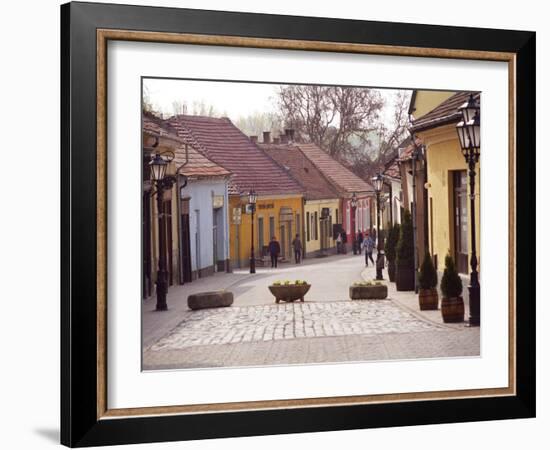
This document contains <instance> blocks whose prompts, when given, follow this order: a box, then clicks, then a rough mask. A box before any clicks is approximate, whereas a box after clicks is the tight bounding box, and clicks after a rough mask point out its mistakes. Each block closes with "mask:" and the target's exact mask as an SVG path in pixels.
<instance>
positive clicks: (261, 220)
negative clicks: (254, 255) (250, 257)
mask: <svg viewBox="0 0 550 450" xmlns="http://www.w3.org/2000/svg"><path fill="white" fill-rule="evenodd" d="M264 243H265V240H264V218H263V217H258V249H259V250H260V254H263V248H264V245H265V244H264Z"/></svg>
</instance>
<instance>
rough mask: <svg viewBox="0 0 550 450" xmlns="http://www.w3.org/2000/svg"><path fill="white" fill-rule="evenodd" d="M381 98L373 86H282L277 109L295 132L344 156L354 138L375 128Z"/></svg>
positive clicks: (332, 152)
mask: <svg viewBox="0 0 550 450" xmlns="http://www.w3.org/2000/svg"><path fill="white" fill-rule="evenodd" d="M383 104H384V102H383V99H382V97H381V95H380V93H379V92H378V91H376V90H372V89H362V88H351V87H338V86H282V87H281V88H280V90H279V109H280V111H281V113H282V115H283V116H284V117H285V118H286V120H287V122H288V125H289V126H291V127H293V128H294V129H296V132H297V134H298V136H299V137H300V138H302V139H304V140H310V141H311V142H314V143H315V144H317V145H319V146H320V147H321V148H323V149H325V150H326V151H327V152H328V153H330V154H331V155H332V156H335V157H339V158H346V157H347V156H348V153H349V152H350V151H352V149H353V140H354V138H355V140H357V139H359V140H363V141H366V140H368V135H369V134H370V133H372V132H373V131H375V130H376V126H375V123H376V121H377V120H378V118H379V113H380V110H381V108H382V106H383Z"/></svg>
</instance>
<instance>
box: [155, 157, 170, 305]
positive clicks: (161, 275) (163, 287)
mask: <svg viewBox="0 0 550 450" xmlns="http://www.w3.org/2000/svg"><path fill="white" fill-rule="evenodd" d="M149 166H150V168H151V178H152V179H153V181H154V182H155V183H156V187H157V190H156V194H157V215H158V239H159V242H158V246H159V263H158V271H157V283H156V284H157V305H156V310H157V311H165V310H167V309H168V306H167V304H166V294H167V292H168V272H167V270H166V232H165V225H166V224H165V218H164V216H165V214H164V213H163V212H162V210H163V207H162V206H163V205H162V201H163V197H164V191H165V190H168V189H171V188H172V185H173V184H174V177H173V176H166V169H167V168H168V161H167V160H166V159H165V158H163V157H162V155H161V154H160V153H156V154H155V156H154V157H153V159H152V160H151V162H150V163H149Z"/></svg>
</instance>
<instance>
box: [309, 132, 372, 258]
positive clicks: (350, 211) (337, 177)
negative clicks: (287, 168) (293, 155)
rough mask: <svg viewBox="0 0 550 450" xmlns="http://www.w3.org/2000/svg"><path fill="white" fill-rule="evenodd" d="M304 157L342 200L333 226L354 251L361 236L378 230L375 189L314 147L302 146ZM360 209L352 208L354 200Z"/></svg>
mask: <svg viewBox="0 0 550 450" xmlns="http://www.w3.org/2000/svg"><path fill="white" fill-rule="evenodd" d="M299 147H300V150H301V152H302V153H303V155H304V156H305V157H306V158H307V159H308V160H309V161H310V162H311V163H312V164H313V165H314V166H315V167H316V168H317V170H318V171H319V172H320V173H321V175H322V176H323V178H324V179H325V180H326V181H327V182H328V183H329V184H330V185H331V187H332V189H333V190H334V191H335V192H336V193H337V195H338V198H339V205H338V206H339V207H338V208H337V209H336V210H335V215H334V224H336V225H337V228H339V229H341V230H342V231H343V232H344V233H345V235H346V239H347V243H348V244H347V246H348V248H351V245H352V244H353V242H354V240H355V239H356V237H357V235H358V234H359V232H362V233H363V234H365V233H367V232H368V233H372V232H373V230H374V229H375V228H376V217H375V208H376V205H375V194H374V189H373V188H372V186H371V185H370V184H369V183H367V182H365V181H364V180H362V179H361V178H359V177H358V176H357V175H355V174H354V173H353V172H352V171H351V170H349V169H348V168H347V167H345V166H344V165H343V164H341V163H340V162H338V161H337V160H336V159H334V158H333V157H331V156H330V155H329V154H328V153H326V152H325V151H324V150H322V149H320V148H319V147H318V146H317V145H315V144H312V143H307V144H299ZM354 194H355V199H356V201H357V206H356V207H353V206H352V198H353V197H354Z"/></svg>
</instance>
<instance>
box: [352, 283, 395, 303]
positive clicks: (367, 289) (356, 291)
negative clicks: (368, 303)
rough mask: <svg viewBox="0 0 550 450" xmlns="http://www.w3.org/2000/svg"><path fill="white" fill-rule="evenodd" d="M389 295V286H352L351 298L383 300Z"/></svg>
mask: <svg viewBox="0 0 550 450" xmlns="http://www.w3.org/2000/svg"><path fill="white" fill-rule="evenodd" d="M387 297H388V286H386V285H385V284H381V285H379V286H376V285H374V286H350V288H349V298H351V299H352V300H383V299H385V298H387Z"/></svg>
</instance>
